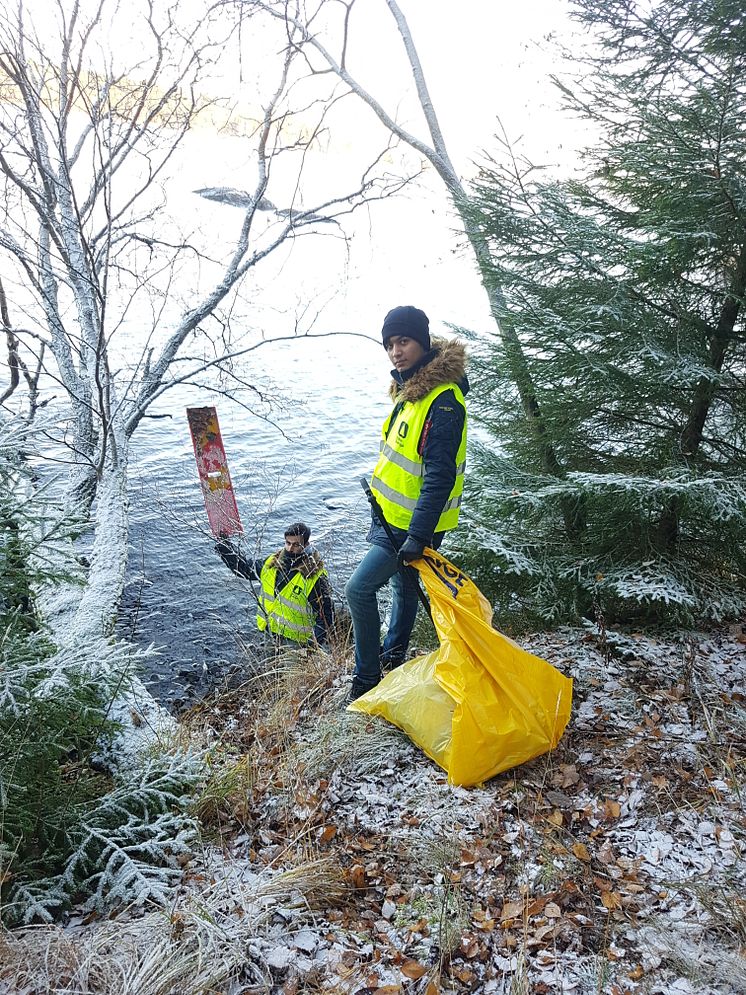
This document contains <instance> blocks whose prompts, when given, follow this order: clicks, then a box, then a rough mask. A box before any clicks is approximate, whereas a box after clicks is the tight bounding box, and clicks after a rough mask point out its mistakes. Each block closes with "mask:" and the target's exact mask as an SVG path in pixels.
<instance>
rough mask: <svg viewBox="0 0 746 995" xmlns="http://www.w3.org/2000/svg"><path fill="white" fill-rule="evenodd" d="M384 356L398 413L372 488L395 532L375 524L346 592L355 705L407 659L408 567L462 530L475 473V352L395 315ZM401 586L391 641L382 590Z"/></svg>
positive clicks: (414, 317) (408, 311)
mask: <svg viewBox="0 0 746 995" xmlns="http://www.w3.org/2000/svg"><path fill="white" fill-rule="evenodd" d="M381 337H382V340H383V345H384V348H385V349H386V353H387V355H388V358H389V360H390V361H391V363H392V364H393V367H394V368H393V369H392V371H391V376H392V379H393V383H392V384H391V387H390V391H389V393H390V395H391V399H392V401H393V403H394V407H393V410H392V411H391V414H390V415H389V416H388V418H387V419H386V421H385V422H384V423H383V429H382V435H381V446H380V455H379V458H378V462H377V463H376V467H375V470H374V472H373V477H372V480H371V490H372V491H373V494H374V496H375V498H376V500H377V502H378V505H379V507H380V508H381V511H382V513H383V516H384V518H385V519H386V522H387V524H388V526H389V530H388V531H389V532H391V533H392V534H393V537H394V543H393V544H392V542H391V539H390V538H389V535H388V533H387V530H386V529H385V528H384V527H383V525H382V524H381V523H380V522H379V521H378V520H377V518H376V517H375V515H374V516H373V519H372V523H371V528H370V532H369V533H368V541H369V542H370V543H371V548H370V549H369V551H368V552H367V553H366V555H365V557H364V558H363V560H362V562H361V563H360V565H359V566H358V568H357V569H356V570H355V572H354V573H353V575H352V577H351V578H350V580H349V581H348V583H347V587H346V589H345V593H346V595H347V602H348V604H349V607H350V614H351V615H352V624H353V629H354V633H355V671H354V674H353V679H352V689H351V691H350V700H355V699H356V698H359V697H360V695H362V694H364V693H365V692H366V691H368V690H370V689H371V688H373V687H375V686H376V684H378V683H379V681H380V679H381V668H382V667H383V668H391V667H395V666H398V665H399V664H401V663H403V662H404V660H405V659H406V655H407V649H408V646H409V638H410V636H411V634H412V628H413V626H414V620H415V616H416V614H417V604H418V595H417V580H416V577H413V576H412V574H413V573H414V571H412V570H411V568H410V567H409V566H408V564H409V563H411V562H412V561H413V560H416V559H419V558H420V557H421V556H422V553H423V550H424V548H425V546H431V547H432V548H434V549H437V548H438V546H439V545H440V543H441V542H442V540H443V536H444V534H445V533H446V532H447V531H449V530H450V529H453V528H455V527H456V524H457V522H458V516H459V508H460V505H461V494H462V491H463V484H464V469H465V465H466V406H465V403H464V395H465V394H466V393H467V392H468V389H469V384H468V380H467V378H466V373H465V366H466V351H465V349H464V347H463V345H462V344H461V343H460V342H459V341H457V340H454V341H448V340H446V339H439V338H435V339H432V340H431V338H430V322H429V320H428V317H427V315H426V314H425V312H424V311H421V310H420V309H419V308H416V307H413V306H411V305H406V306H401V307H395V308H393V310H391V311H389V312H388V314H387V315H386V317H385V318H384V322H383V328H382V331H381ZM389 580H390V581H391V585H392V588H393V599H392V605H391V619H390V622H389V627H388V632H387V634H386V638H385V640H384V642H383V646H381V644H380V638H381V620H380V615H379V612H378V600H377V592H378V590H379V589H380V588H381V587H383V585H384V584H386V583H387V582H388V581H389Z"/></svg>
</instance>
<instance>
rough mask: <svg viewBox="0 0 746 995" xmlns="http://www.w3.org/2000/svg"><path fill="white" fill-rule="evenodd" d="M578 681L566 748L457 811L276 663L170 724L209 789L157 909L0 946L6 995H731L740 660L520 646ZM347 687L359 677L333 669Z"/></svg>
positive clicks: (395, 750)
mask: <svg viewBox="0 0 746 995" xmlns="http://www.w3.org/2000/svg"><path fill="white" fill-rule="evenodd" d="M522 643H523V645H524V646H525V647H526V648H527V649H530V650H531V651H532V652H534V653H536V654H537V655H539V656H542V657H543V658H544V659H546V660H549V661H550V662H551V663H552V664H554V665H555V666H556V667H557V668H558V669H560V670H561V671H562V672H563V673H565V674H567V675H569V676H572V677H573V678H574V681H575V686H574V705H573V714H572V717H571V720H570V724H569V726H568V728H567V731H566V733H565V735H564V737H563V739H562V740H561V742H560V744H559V746H558V747H557V749H556V750H554V751H553V752H552V753H550V754H548V755H546V756H543V757H540V758H539V759H537V760H534V761H532V762H531V763H528V764H524V765H523V766H521V767H519V768H517V769H514V770H511V771H509V772H507V773H504V774H501V775H498V776H497V777H495V778H493V779H492V780H491V781H489V782H488V783H487V784H485V785H483V786H482V787H479V788H469V789H467V788H461V787H453V786H450V785H449V784H448V783H447V779H446V777H445V775H444V773H443V771H441V770H440V769H439V768H438V767H436V766H435V764H433V763H432V762H431V761H430V760H429V759H427V757H425V756H424V755H423V754H422V753H421V752H420V751H419V750H418V749H417V748H416V747H415V746H413V745H412V744H411V743H410V741H409V740H408V739H407V738H406V737H405V736H404V734H403V733H401V732H399V731H398V730H397V729H395V728H394V727H392V726H390V725H388V724H387V723H385V722H384V721H383V720H380V719H371V718H368V717H366V716H362V715H358V714H352V713H347V712H345V711H344V709H343V707H342V705H343V701H344V698H345V695H346V692H347V688H348V686H349V685H348V682H349V676H348V675H343V674H341V670H342V665H341V664H340V661H339V658H338V657H335V656H328V655H325V654H305V653H301V654H292V653H291V654H289V655H286V656H284V657H282V658H279V659H278V661H277V666H276V667H271V668H269V669H267V670H265V671H264V672H263V673H261V674H256V675H254V676H253V677H251V678H250V679H248V680H247V682H246V683H245V684H244V685H242V686H241V687H240V688H237V689H233V690H229V691H225V692H222V693H216V694H214V695H212V696H211V697H210V698H208V699H206V700H205V701H203V702H202V703H201V704H200V705H199V706H198V707H196V708H195V709H193V710H192V711H191V713H189V714H188V715H187V716H186V717H185V718H184V719H183V721H182V729H183V734H184V736H185V737H186V738H188V739H189V740H190V741H192V742H196V743H198V744H199V745H200V747H201V748H206V749H207V756H208V759H209V764H210V769H211V771H212V773H211V775H210V777H209V779H208V782H207V784H206V786H205V789H204V792H203V794H202V796H201V798H200V799H199V806H198V807H199V816H200V819H201V821H202V824H203V826H204V832H203V838H202V843H201V846H200V848H199V849H198V850H195V853H194V855H193V857H192V859H191V860H190V861H189V862H188V863H187V864H186V866H185V868H184V877H183V883H182V886H181V888H180V890H179V892H178V894H177V895H176V896H175V897H174V901H173V905H172V907H171V908H169V909H166V910H163V909H155V910H139V911H129V912H126V911H125V912H121V913H120V914H119V915H118V916H115V917H112V918H96V917H90V916H89V917H87V918H86V919H83V918H81V917H77V918H76V917H73V918H72V919H71V920H70V921H69V922H68V923H67V924H66V925H65V926H64V927H39V928H36V929H29V930H21V931H15V932H14V933H12V934H5V935H4V938H3V939H2V940H0V948H2V949H0V992H3V993H5V992H7V993H10V992H12V993H18V995H37V993H41V992H50V993H51V992H55V993H60V995H61V993H73V992H74V993H81V995H82V993H86V995H87V993H98V992H102V993H104V992H105V993H107V995H114V993H116V995H166V993H173V995H207V993H214V995H218V993H221V995H248V993H257V995H258V993H267V995H269V993H271V995H303V993H321V992H328V993H337V995H398V993H402V995H407V993H411V995H438V993H443V995H445V993H465V992H476V993H484V995H501V993H502V995H534V993H536V995H545V993H546V995H550V993H551V995H554V993H558V995H559V993H576V995H590V993H600V995H627V993H629V995H632V993H644V995H669V993H670V995H726V993H733V995H735V993H742V992H744V991H746V956H745V955H746V823H745V821H744V802H745V801H746V770H745V769H744V746H745V745H746V636H744V634H743V632H742V629H741V628H740V627H738V626H733V627H731V628H730V629H728V630H725V631H720V632H710V633H694V632H686V633H685V632H677V633H668V634H666V635H664V634H657V635H652V634H650V633H649V632H648V633H642V632H632V631H627V632H611V631H606V630H605V629H604V628H603V627H601V628H599V627H596V626H590V625H589V626H588V627H587V628H586V629H583V628H573V629H570V628H568V629H561V630H558V631H554V632H551V633H539V634H535V635H532V636H529V637H526V638H524V639H523V640H522ZM346 667H347V669H349V663H348V664H346Z"/></svg>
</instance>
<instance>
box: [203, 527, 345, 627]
mask: <svg viewBox="0 0 746 995" xmlns="http://www.w3.org/2000/svg"><path fill="white" fill-rule="evenodd" d="M215 549H216V550H217V551H218V553H219V554H220V557H221V559H222V560H223V562H224V563H225V565H226V566H227V567H229V568H230V569H231V570H232V571H233V573H234V574H236V575H237V576H238V577H245V578H246V579H247V580H256V581H258V580H259V579H260V577H261V574H262V569H263V568H264V564H265V562H266V559H267V558H266V556H264V557H259V558H258V559H250V558H249V557H246V556H243V555H242V554H241V553H240V552H239V551H238V550H237V549H236V548H235V546H233V544H232V543H231V542H229V541H228V540H227V539H219V540H218V542H217V543H216V544H215ZM270 566H273V567H277V574H276V577H275V593H277V591H280V590H282V588H284V587H285V585H286V584H288V583H289V582H290V581H291V580H292V579H293V577H295V575H296V574H300V575H301V577H310V576H311V574H314V573H316V572H317V571H318V570H321V569H323V567H324V561H323V560H322V559H321V557H320V556H319V554H318V553H317V552H316V550H315V549H314V548H313V547H312V546H306V548H305V549H304V551H303V552H302V553H301V554H300V556H291V555H290V553H288V552H287V550H284V549H280V550H278V551H277V552H276V553H275V554H274V555H273V557H272V563H271V564H270ZM309 604H310V607H311V611H312V612H313V613H314V615H315V617H316V623H315V625H314V627H313V634H314V637H315V639H316V642H318V643H326V642H328V641H329V636H330V634H331V630H332V626H333V624H334V605H333V603H332V589H331V585H330V584H329V578H328V577H319V579H318V580H317V581H316V583H315V584H314V585H313V590H312V591H311V597H310V598H309Z"/></svg>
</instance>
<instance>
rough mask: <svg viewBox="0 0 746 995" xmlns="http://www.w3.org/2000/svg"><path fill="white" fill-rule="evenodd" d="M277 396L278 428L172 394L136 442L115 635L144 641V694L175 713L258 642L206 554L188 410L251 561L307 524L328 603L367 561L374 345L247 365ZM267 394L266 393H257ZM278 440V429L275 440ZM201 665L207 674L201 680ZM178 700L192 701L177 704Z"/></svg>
mask: <svg viewBox="0 0 746 995" xmlns="http://www.w3.org/2000/svg"><path fill="white" fill-rule="evenodd" d="M260 354H261V360H260V361H259V360H257V361H256V364H255V365H257V366H259V367H260V368H261V375H262V377H263V378H264V379H265V382H266V381H268V380H272V381H274V382H275V383H276V385H277V388H278V389H279V390H280V391H281V392H282V395H283V396H282V398H281V400H280V401H279V406H278V407H277V410H274V411H273V413H272V417H273V418H274V420H275V422H276V423H277V425H278V426H279V428H277V427H275V426H274V425H272V424H270V423H269V422H268V421H265V420H263V419H262V418H259V417H256V416H253V415H251V414H250V413H249V412H247V411H246V410H244V409H243V408H242V407H241V406H240V405H238V404H236V403H235V402H233V401H231V400H230V399H229V398H227V397H226V396H224V395H222V394H218V393H212V392H206V391H197V390H196V389H190V388H179V389H178V391H176V390H175V391H173V392H171V393H170V394H169V395H166V397H167V399H168V400H167V402H166V403H162V404H161V405H160V406H159V408H158V410H157V413H158V414H159V415H165V417H158V418H154V419H147V420H146V421H145V422H144V423H143V424H142V425H141V426H140V428H139V429H138V431H137V433H136V435H135V437H134V439H133V449H132V455H131V467H130V475H131V494H132V507H131V528H130V563H129V575H128V582H127V588H126V592H125V598H124V602H123V605H122V612H121V617H120V632H121V633H122V634H123V635H126V636H128V637H129V638H134V639H135V640H136V641H137V642H138V643H140V644H141V645H142V644H146V645H147V644H149V643H151V642H152V643H154V644H155V645H156V646H157V647H158V648H159V652H160V659H159V660H156V661H154V664H153V667H152V673H150V674H149V675H148V677H149V680H150V681H151V685H150V686H151V689H152V690H153V692H154V693H155V694H156V695H157V696H159V697H161V698H163V699H164V700H176V701H177V702H178V701H179V699H180V698H182V697H183V695H182V692H181V690H180V688H181V686H182V685H183V686H184V687H185V688H186V689H187V690H188V692H190V693H191V692H193V691H195V690H197V691H199V690H200V689H204V688H205V687H207V686H209V685H211V684H212V683H214V681H215V680H216V679H217V678H218V677H219V676H220V675H221V674H222V673H223V671H224V670H226V669H230V666H231V664H236V663H239V662H240V659H241V655H242V652H243V651H242V646H241V644H242V643H245V642H251V641H252V640H256V627H255V624H254V615H255V611H254V608H255V600H254V598H253V596H252V592H251V587H250V585H249V584H248V582H247V581H244V580H242V579H240V578H237V577H235V576H234V575H233V574H232V573H231V572H230V571H229V570H228V568H227V567H226V566H225V565H224V564H223V562H222V560H221V559H220V557H219V556H218V555H217V554H216V553H215V551H214V548H213V544H214V540H213V539H212V537H211V536H210V534H209V527H208V523H207V516H206V513H205V509H204V504H203V501H202V493H201V490H200V486H199V480H198V477H197V470H196V465H195V460H194V453H193V449H192V442H191V437H190V434H189V428H188V425H187V420H186V414H185V408H186V407H187V405H205V404H215V406H216V407H217V409H218V416H219V419H220V425H221V432H222V435H223V441H224V444H225V449H226V453H227V456H228V462H229V466H230V470H231V476H232V480H233V486H234V489H235V491H236V495H237V500H238V506H239V512H240V515H241V519H242V522H243V526H244V529H245V532H246V548H247V550H248V552H249V554H250V555H257V556H258V555H260V554H268V553H270V552H272V551H273V550H276V549H278V548H279V547H280V546H281V545H282V542H283V532H284V529H285V526H286V525H287V524H289V523H290V522H293V521H296V520H299V519H300V520H302V521H305V522H306V523H307V524H308V525H309V526H310V527H311V529H312V541H313V542H314V544H315V545H316V546H317V548H318V549H319V551H320V552H321V554H322V556H323V557H324V559H325V561H326V564H327V568H328V570H329V574H330V579H331V582H332V586H333V588H334V591H335V594H336V595H337V597H338V598H339V597H341V594H342V591H343V589H344V584H345V582H346V580H347V578H348V577H349V575H350V573H351V572H352V570H353V569H354V567H355V565H356V564H357V562H358V561H359V559H360V557H361V556H362V555H363V553H364V552H365V549H366V548H367V544H366V542H365V535H366V533H367V528H368V521H369V517H370V511H369V507H368V504H367V502H366V500H365V497H364V495H363V492H362V489H361V487H360V485H359V478H360V477H361V476H362V475H363V474H365V475H367V476H369V475H370V473H371V471H372V469H373V465H374V463H375V458H376V455H377V449H378V433H379V431H380V424H381V422H382V420H383V419H384V417H385V416H386V414H387V412H388V410H389V403H388V398H387V388H388V383H389V381H390V375H389V365H388V361H387V359H386V355H385V353H384V351H383V349H382V348H381V346H380V345H379V344H377V343H375V342H372V341H368V340H365V339H359V338H351V337H349V336H340V337H339V338H321V339H316V340H308V339H305V340H299V341H298V342H293V343H287V344H274V345H267V346H266V347H263V348H262V349H261V350H258V351H257V353H256V354H255V355H256V356H259V355H260ZM267 389H269V390H271V389H272V388H271V387H267ZM280 428H281V429H282V431H280ZM205 667H206V668H207V669H206V670H205ZM186 696H187V697H189V696H190V694H189V693H188V694H187V695H186Z"/></svg>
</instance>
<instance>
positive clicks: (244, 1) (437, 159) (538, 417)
mask: <svg viewBox="0 0 746 995" xmlns="http://www.w3.org/2000/svg"><path fill="white" fill-rule="evenodd" d="M228 2H229V3H232V2H237V3H238V4H239V5H240V7H241V8H242V9H244V10H245V11H247V12H249V11H253V10H256V9H257V8H261V9H262V10H264V11H265V12H267V13H269V14H271V15H272V16H273V17H275V18H278V19H281V20H283V21H284V23H285V24H286V26H287V31H288V37H289V38H290V37H292V38H294V39H295V41H294V44H298V45H300V46H301V48H302V51H303V52H304V54H305V57H306V61H307V65H308V66H309V71H310V73H311V74H312V75H316V74H324V73H331V74H334V75H335V76H336V77H338V78H339V79H340V80H341V81H342V82H343V83H344V84H345V85H346V86H347V87H348V88H349V91H350V92H351V93H354V94H355V95H356V96H357V97H358V98H359V99H360V100H362V101H364V103H365V104H367V105H368V107H370V108H371V110H372V111H373V112H374V113H375V115H376V117H377V118H378V119H379V121H380V122H381V124H382V125H383V126H384V128H385V129H387V131H388V132H389V133H390V134H391V135H393V136H395V137H396V138H397V139H398V140H399V141H400V142H403V143H405V144H406V145H409V146H410V147H411V148H412V149H413V150H414V151H415V152H417V153H418V154H419V155H420V156H422V157H423V158H424V159H426V160H427V162H428V163H429V164H430V165H431V166H432V167H433V169H434V170H435V171H436V173H437V174H438V176H439V177H440V179H441V180H442V181H443V183H444V184H445V186H446V189H447V191H448V194H449V196H450V198H451V201H452V203H453V206H454V208H455V209H456V211H457V213H458V215H459V217H460V219H461V222H462V224H463V227H464V232H465V234H466V237H467V238H468V240H469V244H470V245H471V248H472V250H473V252H474V257H475V259H476V263H477V267H478V270H479V274H480V277H481V280H482V284H483V286H484V288H485V291H486V292H487V296H488V298H489V303H490V310H491V312H492V315H493V317H494V319H495V322H496V325H497V337H498V341H499V342H500V345H501V347H502V349H503V350H504V352H505V355H506V358H507V360H508V365H509V369H510V374H511V377H512V380H513V383H514V385H515V389H516V391H517V393H518V396H519V397H520V400H521V404H522V407H523V412H524V415H525V418H526V422H527V425H528V427H529V430H530V433H531V435H532V436H533V439H534V443H535V451H536V455H537V462H538V468H539V469H540V470H541V471H542V472H543V473H546V474H550V475H552V476H562V475H563V470H562V467H561V464H560V462H559V460H558V458H557V454H556V452H555V450H554V447H553V446H552V443H551V441H550V440H549V438H548V436H547V432H546V426H545V424H544V420H543V418H542V412H541V407H540V404H539V401H538V398H537V392H536V389H535V385H534V383H533V379H532V376H531V371H530V369H529V365H528V363H527V362H526V357H525V355H524V350H523V346H522V343H521V339H520V337H519V334H518V329H517V328H516V326H515V324H514V322H513V320H512V318H511V315H510V311H509V308H508V306H507V303H506V301H505V297H504V294H503V291H502V288H501V287H500V286H499V284H497V283H496V282H495V279H494V268H493V267H492V266H491V261H490V249H489V245H488V243H487V241H486V240H485V238H484V236H483V235H482V233H481V231H480V229H479V227H478V226H477V225H476V224H475V223H474V215H473V212H471V211H470V210H469V204H470V199H471V194H470V191H469V188H468V187H467V185H466V184H465V183H464V181H463V179H462V178H461V177H460V176H459V175H458V173H457V171H456V169H455V168H454V166H453V163H452V161H451V157H450V154H449V151H448V146H447V144H446V140H445V137H444V135H443V132H442V130H441V126H440V122H439V120H438V115H437V112H436V108H435V105H434V104H433V101H432V99H431V97H430V92H429V89H428V86H427V81H426V79H425V73H424V70H423V68H422V63H421V61H420V57H419V54H418V51H417V47H416V45H415V42H414V38H413V37H412V32H411V31H410V28H409V25H408V23H407V20H406V18H405V16H404V14H403V12H402V10H401V8H400V7H399V4H398V3H397V2H396V0H385V2H386V5H387V7H388V8H389V11H390V12H391V15H392V17H393V19H394V21H395V24H396V31H397V32H398V35H399V39H400V41H401V43H402V46H403V48H404V51H405V53H406V58H407V61H408V63H409V67H410V69H411V72H412V78H413V80H414V84H415V90H416V93H417V99H418V102H419V107H420V110H421V113H422V120H423V122H424V125H425V129H426V132H427V134H428V138H426V139H422V138H419V137H417V136H416V135H415V134H414V133H413V132H411V131H409V130H408V129H407V128H405V127H403V126H402V124H401V123H400V122H399V120H398V119H397V117H396V114H394V113H391V112H389V111H388V110H386V108H385V107H384V105H383V104H382V103H381V102H380V101H379V100H378V98H377V97H376V96H375V94H373V93H371V92H370V91H369V90H367V89H366V88H365V87H364V86H363V85H362V84H361V83H360V81H359V80H358V79H357V78H356V77H355V76H354V75H353V73H352V71H351V70H350V68H349V64H348V46H349V39H350V34H351V30H352V14H353V7H354V3H355V0H351V2H348V3H333V2H330V0H316V2H314V3H310V4H306V3H304V2H296V3H288V2H287V0H228ZM323 11H326V12H327V13H328V14H329V15H330V20H329V21H328V22H327V24H326V28H322V27H321V26H320V25H321V18H322V12H323ZM335 18H336V22H335ZM327 35H329V36H331V40H330V41H329V42H326V41H325V37H326V36H327ZM565 524H566V528H567V529H568V531H570V532H573V531H577V528H578V524H579V523H578V522H577V521H576V515H575V513H574V510H573V509H571V508H568V509H567V513H566V515H565Z"/></svg>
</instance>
